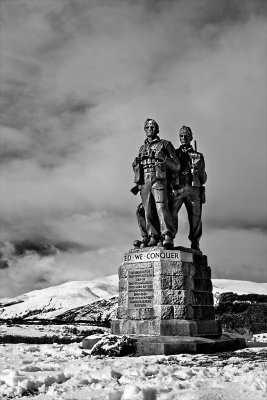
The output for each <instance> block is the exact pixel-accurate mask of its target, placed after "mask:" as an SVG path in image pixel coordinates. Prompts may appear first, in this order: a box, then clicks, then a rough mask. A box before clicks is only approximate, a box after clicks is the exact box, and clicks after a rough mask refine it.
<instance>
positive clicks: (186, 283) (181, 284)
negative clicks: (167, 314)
mask: <svg viewBox="0 0 267 400" xmlns="http://www.w3.org/2000/svg"><path fill="white" fill-rule="evenodd" d="M171 278H172V283H171V288H172V289H174V290H193V289H194V281H193V279H192V278H191V277H189V276H184V275H182V276H177V275H174V276H172V277H171Z"/></svg>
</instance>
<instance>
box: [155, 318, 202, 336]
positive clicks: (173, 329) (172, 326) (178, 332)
mask: <svg viewBox="0 0 267 400" xmlns="http://www.w3.org/2000/svg"><path fill="white" fill-rule="evenodd" d="M196 333H197V324H196V322H195V321H187V320H178V319H172V320H168V321H167V320H166V321H160V335H162V336H196Z"/></svg>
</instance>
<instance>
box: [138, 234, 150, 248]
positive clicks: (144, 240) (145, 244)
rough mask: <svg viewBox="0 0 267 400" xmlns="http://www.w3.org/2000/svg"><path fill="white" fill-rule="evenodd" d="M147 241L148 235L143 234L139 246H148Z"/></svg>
mask: <svg viewBox="0 0 267 400" xmlns="http://www.w3.org/2000/svg"><path fill="white" fill-rule="evenodd" d="M148 242H149V237H148V236H143V239H142V242H141V245H140V248H141V249H143V248H144V247H147V246H148Z"/></svg>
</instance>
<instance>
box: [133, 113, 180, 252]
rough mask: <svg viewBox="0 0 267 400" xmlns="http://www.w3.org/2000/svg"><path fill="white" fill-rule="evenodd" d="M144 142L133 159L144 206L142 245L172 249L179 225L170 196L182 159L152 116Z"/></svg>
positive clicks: (136, 188)
mask: <svg viewBox="0 0 267 400" xmlns="http://www.w3.org/2000/svg"><path fill="white" fill-rule="evenodd" d="M144 130H145V133H146V140H145V143H144V144H143V145H142V146H141V147H140V150H139V153H138V156H137V157H136V158H135V160H134V162H133V169H134V173H135V179H134V182H135V184H136V186H135V187H134V188H133V189H132V192H133V193H134V194H137V193H138V191H140V195H141V199H142V205H140V206H139V207H138V209H137V215H138V212H139V213H141V218H140V219H138V222H139V227H140V229H141V234H142V236H143V240H142V242H141V243H140V247H146V246H149V247H152V246H164V247H165V248H173V239H174V237H175V233H176V228H175V226H174V223H173V218H172V215H171V212H170V207H169V195H170V192H171V190H172V188H174V187H176V186H177V184H178V171H179V167H180V164H179V161H178V159H177V156H176V153H175V149H174V147H173V145H172V144H171V142H169V141H167V140H164V139H160V138H159V136H158V133H159V126H158V124H157V122H156V121H155V120H153V119H151V118H147V119H146V121H145V124H144Z"/></svg>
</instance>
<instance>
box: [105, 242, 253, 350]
mask: <svg viewBox="0 0 267 400" xmlns="http://www.w3.org/2000/svg"><path fill="white" fill-rule="evenodd" d="M111 332H112V333H113V334H115V335H133V337H134V338H136V342H137V345H136V348H137V352H138V353H140V354H165V353H166V349H167V348H170V349H172V351H174V353H173V354H175V353H179V352H182V350H181V349H185V348H189V347H190V346H191V347H190V348H194V349H197V346H196V343H198V348H200V347H201V346H202V348H207V346H206V344H207V343H209V342H207V341H206V342H205V341H204V344H203V340H202V341H201V339H203V338H207V339H211V340H210V343H211V347H212V348H213V349H215V346H214V340H216V338H220V337H221V334H222V329H221V324H220V321H216V320H215V315H214V307H213V295H212V282H211V270H210V267H209V266H208V263H207V257H206V256H205V255H203V254H202V253H201V252H199V251H195V250H191V249H185V248H177V249H175V250H166V249H164V248H158V247H154V248H153V247H152V248H144V249H138V250H132V251H130V252H129V253H126V254H124V256H123V264H122V265H121V266H120V268H119V299H118V309H117V319H116V320H114V321H112V323H111ZM193 338H195V341H194V340H193V341H192V339H193ZM212 339H213V341H212ZM235 339H236V338H235ZM229 340H230V339H229ZM221 342H222V339H221V341H220V343H221ZM224 342H225V340H224ZM226 342H227V340H226ZM140 343H142V344H140ZM175 343H176V345H175ZM178 343H180V344H181V346H180V345H178ZM199 343H202V344H201V345H200V344H199ZM240 343H241V342H240V341H239V344H238V346H239V347H238V348H240V346H241V344H240ZM192 344H193V347H192ZM243 344H244V343H243ZM188 346H189V347H188ZM203 346H204V347H203ZM205 346H206V347H205ZM208 347H209V346H208ZM211 347H210V350H211ZM219 347H220V346H219ZM232 347H233V343H232V344H231V349H232ZM243 347H245V345H244V346H243ZM145 348H146V349H147V350H145ZM155 348H157V349H161V350H158V351H159V353H158V352H156V350H155ZM140 349H143V352H142V351H141V350H140ZM149 349H150V350H149ZM153 349H154V350H153ZM164 349H165V350H164ZM179 349H180V350H179ZM196 351H197V350H196Z"/></svg>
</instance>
